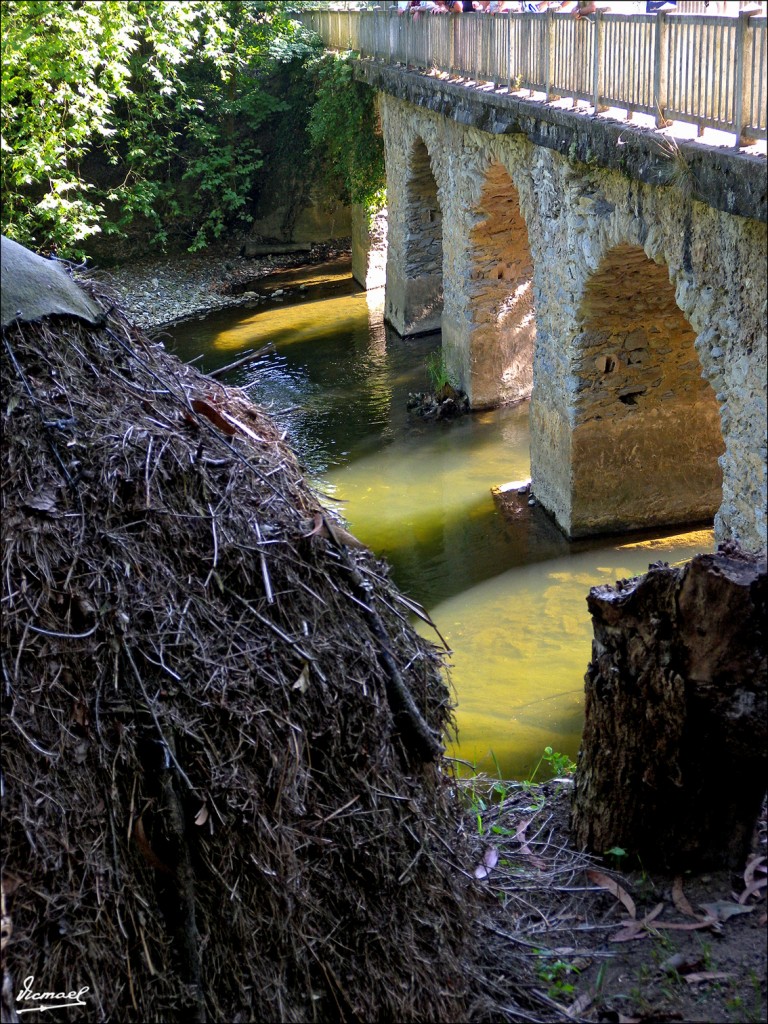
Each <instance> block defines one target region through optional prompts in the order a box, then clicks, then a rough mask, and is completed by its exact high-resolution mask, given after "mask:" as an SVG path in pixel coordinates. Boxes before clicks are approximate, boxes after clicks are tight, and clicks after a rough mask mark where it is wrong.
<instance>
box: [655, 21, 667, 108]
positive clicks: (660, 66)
mask: <svg viewBox="0 0 768 1024" xmlns="http://www.w3.org/2000/svg"><path fill="white" fill-rule="evenodd" d="M654 32H655V38H654V46H653V105H654V106H655V107H656V127H657V128H665V127H666V126H667V125H668V124H669V121H667V119H666V118H665V116H664V114H665V111H666V109H667V69H668V67H669V26H668V25H667V16H666V14H664V12H663V11H662V12H659V13H658V14H657V15H656V22H655V25H654Z"/></svg>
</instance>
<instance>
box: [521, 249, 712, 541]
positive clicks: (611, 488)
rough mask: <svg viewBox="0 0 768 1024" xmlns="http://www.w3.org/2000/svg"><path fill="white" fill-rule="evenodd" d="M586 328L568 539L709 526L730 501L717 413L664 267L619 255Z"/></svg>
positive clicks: (603, 277)
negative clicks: (700, 524)
mask: <svg viewBox="0 0 768 1024" xmlns="http://www.w3.org/2000/svg"><path fill="white" fill-rule="evenodd" d="M579 324H580V328H581V331H580V333H579V335H578V336H577V337H576V339H575V341H574V344H575V352H574V361H573V363H572V369H573V377H572V379H571V381H570V384H569V391H570V392H571V395H572V399H571V400H572V403H573V405H572V410H571V415H572V421H571V422H572V424H573V427H572V436H571V496H572V505H571V522H570V529H569V530H568V532H569V534H570V535H571V536H572V537H578V536H584V535H586V534H590V533H602V532H609V531H615V530H626V529H635V528H645V527H650V526H659V525H672V524H677V523H694V522H702V521H704V520H709V519H711V518H712V517H713V516H714V513H715V512H716V511H717V509H718V508H719V506H720V503H721V500H722V471H721V468H720V465H719V462H718V458H719V456H720V455H722V453H723V451H724V449H725V446H724V443H723V437H722V432H721V426H720V412H719V408H718V403H717V400H716V398H715V394H714V392H713V390H712V388H711V386H710V384H709V383H708V382H707V381H706V380H705V379H703V378H702V376H701V365H700V363H699V358H698V355H697V353H696V350H695V348H694V342H695V340H696V333H695V331H694V330H693V328H692V327H691V325H690V324H689V322H688V321H687V319H686V318H685V316H684V315H683V313H682V311H681V310H680V308H679V307H678V305H677V303H676V301H675V291H674V288H673V286H672V284H671V283H670V281H669V275H668V271H667V268H666V266H663V265H658V264H656V263H654V262H653V261H652V260H650V259H649V258H648V257H647V256H646V254H645V252H644V250H643V249H642V248H640V247H639V246H635V245H628V244H623V245H618V246H616V247H615V248H613V249H612V250H611V251H610V252H609V253H607V254H606V256H605V257H604V259H603V260H602V262H601V264H600V266H599V268H598V270H597V271H596V272H595V273H594V274H593V275H592V277H591V278H590V279H589V281H588V282H587V285H586V288H585V290H584V294H583V297H582V301H581V304H580V307H579ZM537 386H538V385H537Z"/></svg>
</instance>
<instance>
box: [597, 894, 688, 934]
mask: <svg viewBox="0 0 768 1024" xmlns="http://www.w3.org/2000/svg"><path fill="white" fill-rule="evenodd" d="M663 909H664V904H663V903H657V904H656V906H655V907H654V908H653V910H652V911H651V912H650V914H646V915H645V917H644V918H643V919H642V920H641V921H629V922H628V924H627V927H626V928H622V929H621V931H618V932H616V933H615V934H614V935H611V937H610V940H609V941H610V942H630V941H631V940H632V939H644V938H645V936H646V935H647V934H648V932H647V930H646V925H648V924H650V923H651V921H655V920H656V918H657V917H658V916H659V914H660V913H661V912H662V910H663ZM694 927H695V926H694Z"/></svg>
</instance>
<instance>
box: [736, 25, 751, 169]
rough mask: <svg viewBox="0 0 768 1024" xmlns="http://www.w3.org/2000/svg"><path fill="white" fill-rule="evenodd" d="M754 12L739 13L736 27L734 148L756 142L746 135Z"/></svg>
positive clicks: (749, 103)
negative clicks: (751, 33)
mask: <svg viewBox="0 0 768 1024" xmlns="http://www.w3.org/2000/svg"><path fill="white" fill-rule="evenodd" d="M753 13H755V12H754V11H739V21H738V24H737V26H736V75H735V82H734V86H733V130H734V132H735V134H736V138H735V143H734V148H735V149H739V147H740V146H751V145H753V144H754V142H755V140H754V139H750V138H748V137H747V136H746V135H745V134H744V128H745V125H746V123H747V119H748V116H749V115H748V113H747V111H749V110H750V106H751V102H750V101H751V97H752V76H751V74H750V73H749V72H750V70H751V68H752V59H751V58H752V38H751V35H750V32H749V19H750V18H751V17H752V14H753Z"/></svg>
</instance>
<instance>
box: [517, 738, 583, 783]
mask: <svg viewBox="0 0 768 1024" xmlns="http://www.w3.org/2000/svg"><path fill="white" fill-rule="evenodd" d="M542 764H547V765H548V766H549V771H550V774H551V776H552V778H563V777H567V776H569V775H573V773H574V772H575V771H576V762H575V761H572V760H571V759H570V757H568V755H567V754H561V753H559V751H557V750H553V749H552V747H544V753H543V754H542V755H541V757H540V758H539V761H538V764H537V765H536V767H535V768H534V769H533V771H532V772H531V777H530V778H529V779H528V782H530V783H532V782H533V780H534V779H535V778H536V775H537V774H538V771H539V768H540V767H541V765H542Z"/></svg>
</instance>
